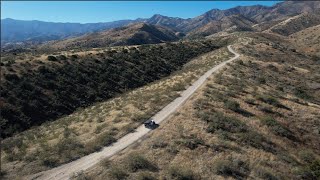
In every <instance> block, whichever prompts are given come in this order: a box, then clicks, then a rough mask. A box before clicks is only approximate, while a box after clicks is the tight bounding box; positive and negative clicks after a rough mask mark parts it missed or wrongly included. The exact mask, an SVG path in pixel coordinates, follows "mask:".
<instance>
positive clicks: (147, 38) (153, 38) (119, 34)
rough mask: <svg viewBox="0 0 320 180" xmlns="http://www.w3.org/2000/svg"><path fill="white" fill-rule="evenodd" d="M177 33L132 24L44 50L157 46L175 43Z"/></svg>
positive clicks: (63, 42) (146, 25) (67, 41)
mask: <svg viewBox="0 0 320 180" xmlns="http://www.w3.org/2000/svg"><path fill="white" fill-rule="evenodd" d="M178 39H179V38H178V37H177V36H176V35H175V32H174V31H172V30H170V29H168V28H164V27H161V26H154V25H150V24H146V23H138V24H132V25H129V26H124V27H120V28H115V29H111V30H108V31H102V32H97V33H91V34H87V35H84V36H80V37H76V38H71V39H66V40H63V41H57V42H52V43H48V44H46V45H44V46H42V47H41V48H42V49H45V48H48V49H52V48H54V49H75V48H92V47H93V48H94V47H105V46H119V45H140V44H157V43H162V42H169V41H175V40H178Z"/></svg>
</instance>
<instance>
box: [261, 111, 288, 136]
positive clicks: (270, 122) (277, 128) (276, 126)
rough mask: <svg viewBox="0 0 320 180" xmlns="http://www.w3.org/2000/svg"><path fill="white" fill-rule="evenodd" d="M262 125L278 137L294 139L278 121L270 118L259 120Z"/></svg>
mask: <svg viewBox="0 0 320 180" xmlns="http://www.w3.org/2000/svg"><path fill="white" fill-rule="evenodd" d="M261 122H262V124H264V125H266V126H268V127H269V128H271V130H272V131H273V132H274V133H275V134H276V135H279V136H282V137H286V138H289V139H294V135H293V133H292V132H291V131H290V130H289V129H288V128H287V127H285V126H283V125H282V124H280V123H279V122H278V121H276V120H275V119H273V118H272V117H270V116H267V117H264V118H262V119H261Z"/></svg>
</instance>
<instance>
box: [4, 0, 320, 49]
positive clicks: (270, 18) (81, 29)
mask: <svg viewBox="0 0 320 180" xmlns="http://www.w3.org/2000/svg"><path fill="white" fill-rule="evenodd" d="M319 10H320V2H317V1H309V2H305V1H286V2H281V3H277V4H276V5H274V6H271V7H268V6H262V5H255V6H237V7H234V8H231V9H226V10H219V9H212V10H210V11H208V12H206V13H204V14H202V15H200V16H197V17H194V18H189V19H183V18H178V17H167V16H163V15H160V14H156V15H153V16H152V17H150V18H148V19H141V18H139V19H136V20H120V21H114V22H107V23H88V24H80V23H52V22H42V21H22V20H14V19H3V20H1V45H5V44H7V45H8V43H9V44H10V43H18V42H28V43H32V44H39V43H43V42H46V41H51V40H61V39H66V38H71V41H72V40H79V39H78V38H77V37H79V36H81V38H80V39H83V40H84V39H87V38H90V39H100V41H101V39H104V40H106V39H110V41H109V40H108V42H104V43H101V42H93V41H91V42H89V43H87V44H88V46H89V47H95V46H96V45H99V44H101V45H102V44H103V45H117V44H120V45H123V44H125V43H124V42H128V44H132V43H133V42H134V43H135V44H136V43H137V44H141V43H144V42H145V43H159V42H163V41H172V40H175V39H176V38H177V37H179V38H181V37H183V36H184V34H186V36H187V37H199V36H200V37H204V36H208V35H211V34H214V33H217V32H221V31H229V32H230V31H231V32H232V31H259V30H260V31H261V30H267V29H270V28H272V29H273V30H272V32H278V33H279V34H282V35H289V34H290V33H289V34H288V33H286V32H283V31H282V30H281V29H279V27H278V26H275V25H276V24H277V23H280V22H282V21H284V20H286V19H287V18H289V17H294V16H297V15H299V14H301V13H304V14H308V13H309V14H313V13H316V12H319ZM307 16H308V17H307V18H309V19H310V18H312V22H311V23H310V24H309V25H308V24H307V25H306V24H305V25H302V26H303V27H304V26H309V27H310V26H311V25H316V24H318V23H319V18H314V17H313V16H312V15H307ZM136 23H139V24H140V25H141V23H145V25H144V28H147V27H149V32H148V33H150V30H151V29H153V30H155V34H157V35H160V34H161V33H162V35H160V36H161V37H164V36H166V37H165V38H164V39H161V38H159V37H155V36H154V34H153V33H151V34H153V35H150V34H148V35H146V34H145V33H144V35H141V33H138V31H140V30H141V29H139V28H137V27H138V26H139V25H138V26H136V25H135V24H136ZM154 25H155V26H154ZM125 26H129V27H125ZM130 26H132V27H130ZM119 27H125V29H127V31H126V34H128V31H131V32H133V29H135V28H137V33H132V36H133V35H134V36H135V37H133V39H135V38H136V37H137V36H138V37H141V38H143V40H141V41H137V42H136V40H133V41H132V36H130V38H129V39H126V40H124V39H123V38H122V40H121V41H120V42H113V41H115V40H117V41H118V38H117V37H116V34H118V33H117V32H116V31H119V32H122V31H124V29H122V28H120V29H119ZM254 27H255V28H254ZM150 28H151V29H150ZM110 29H112V30H111V31H109V30H110ZM161 29H162V30H161ZM164 29H166V30H165V32H166V33H168V34H166V33H164V32H163V30H164ZM159 32H161V33H160V34H159ZM173 32H175V33H176V34H178V36H175V35H174V34H173ZM90 33H91V34H90ZM136 34H140V35H136ZM142 34H143V33H142ZM95 35H97V37H93V36H95ZM114 35H115V36H114ZM181 35H182V36H181ZM102 36H108V37H104V38H101V37H102ZM169 37H170V38H169ZM147 39H148V40H147ZM67 41H68V42H69V41H70V40H69V39H68V40H67ZM61 44H66V42H63V43H61ZM67 44H68V43H67ZM71 44H72V43H71ZM78 44H79V43H78ZM80 46H86V45H80Z"/></svg>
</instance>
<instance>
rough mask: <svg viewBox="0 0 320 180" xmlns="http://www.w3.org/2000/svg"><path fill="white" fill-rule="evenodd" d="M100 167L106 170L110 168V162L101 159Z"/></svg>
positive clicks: (106, 159)
mask: <svg viewBox="0 0 320 180" xmlns="http://www.w3.org/2000/svg"><path fill="white" fill-rule="evenodd" d="M100 165H101V166H103V167H107V168H108V167H110V166H111V161H110V160H109V159H108V158H105V159H102V160H101V161H100Z"/></svg>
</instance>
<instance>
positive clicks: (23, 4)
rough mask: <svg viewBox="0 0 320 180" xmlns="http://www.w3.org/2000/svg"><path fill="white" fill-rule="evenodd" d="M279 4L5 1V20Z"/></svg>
mask: <svg viewBox="0 0 320 180" xmlns="http://www.w3.org/2000/svg"><path fill="white" fill-rule="evenodd" d="M277 2H279V1H214V2H212V1H211V2H209V1H185V2H183V1H173V2H169V1H150V2H146V1H129V2H125V1H113V2H112V1H34V2H32V1H13V2H9V1H1V19H4V18H13V19H20V20H41V21H50V22H80V23H88V22H109V21H115V20H121V19H136V18H149V17H151V16H152V15H154V14H162V15H166V16H171V17H181V18H192V17H195V16H198V15H201V14H203V13H204V12H206V11H209V10H211V9H214V8H217V9H228V8H232V7H235V6H247V5H254V4H261V5H266V6H271V5H273V4H275V3H277Z"/></svg>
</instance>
